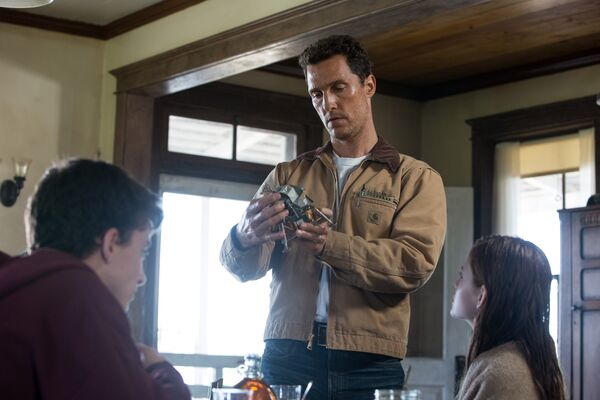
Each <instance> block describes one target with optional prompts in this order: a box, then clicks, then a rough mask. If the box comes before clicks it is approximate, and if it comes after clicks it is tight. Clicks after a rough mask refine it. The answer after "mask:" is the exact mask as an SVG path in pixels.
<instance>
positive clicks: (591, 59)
mask: <svg viewBox="0 0 600 400" xmlns="http://www.w3.org/2000/svg"><path fill="white" fill-rule="evenodd" d="M82 3H83V2H79V1H76V0H54V1H53V2H52V3H51V4H49V5H46V6H43V7H38V8H30V9H15V8H2V1H0V88H1V89H2V93H3V96H2V99H0V177H1V180H2V181H4V180H7V179H8V180H10V179H12V178H13V176H15V167H14V162H15V161H19V160H24V161H23V162H25V163H26V164H27V162H30V165H29V169H28V171H27V173H26V177H25V181H24V185H23V187H22V189H20V193H18V197H17V198H16V199H15V202H14V204H13V205H10V206H6V205H2V206H0V226H1V227H2V229H0V249H1V250H2V251H4V252H6V253H8V254H11V255H17V254H21V253H23V252H24V251H26V247H27V246H26V240H25V226H24V223H23V215H24V212H25V210H26V207H27V199H28V197H29V196H30V195H31V194H32V192H33V190H34V188H35V183H36V182H37V181H38V180H39V179H40V177H41V176H42V174H43V172H44V171H45V170H46V168H48V167H49V166H50V165H52V163H53V162H56V161H58V160H60V159H64V158H68V157H83V158H90V159H98V160H104V161H107V162H109V163H114V164H116V165H118V166H120V167H123V168H124V169H125V170H126V171H128V172H129V173H130V174H131V175H132V176H133V177H135V178H136V179H138V180H139V181H140V182H142V183H144V184H145V185H147V186H148V187H149V188H151V190H153V191H155V192H158V193H160V194H161V196H162V201H163V207H164V211H165V218H164V222H163V225H162V230H161V233H160V235H159V236H158V237H157V238H156V240H155V241H154V242H153V247H152V249H151V253H150V256H149V257H148V258H147V260H146V264H145V269H146V275H147V282H146V284H145V286H144V287H142V288H140V289H139V290H138V292H137V296H136V299H135V301H134V303H133V304H132V306H131V307H130V310H129V313H128V316H129V319H130V322H131V326H132V329H133V332H134V336H135V338H136V339H137V340H139V341H142V342H144V343H146V344H148V345H151V346H156V347H157V348H158V351H160V352H161V353H165V354H166V355H167V358H168V359H169V360H170V361H172V362H173V364H174V365H176V366H177V369H178V370H179V371H180V372H181V374H182V375H183V377H184V380H185V381H186V383H187V384H188V385H189V386H190V388H191V390H192V395H193V397H194V398H206V396H207V393H209V390H210V384H211V382H213V381H215V380H216V379H219V378H223V379H224V382H225V383H226V384H229V385H232V384H233V383H235V382H236V381H238V380H239V375H238V372H237V370H236V367H237V366H238V365H239V364H240V362H241V361H243V356H244V355H245V354H248V353H259V354H260V353H262V351H263V347H264V344H263V340H262V335H263V329H264V321H265V319H266V318H267V312H268V304H269V284H270V278H269V276H267V277H265V278H263V279H260V280H258V281H255V282H248V283H240V282H238V281H237V280H236V279H235V278H233V277H232V276H231V275H230V274H228V273H227V271H226V270H225V269H224V268H223V267H222V266H221V265H220V262H219V248H220V246H221V243H222V242H223V239H224V238H225V237H226V236H227V234H228V232H229V230H230V229H231V227H232V226H233V225H234V224H236V223H237V221H238V220H239V218H240V216H241V215H242V213H243V210H244V209H245V207H246V206H247V204H248V202H249V201H250V199H251V198H252V196H253V195H254V194H255V192H256V191H257V190H258V188H259V186H260V184H261V183H262V182H263V180H264V179H265V177H266V176H267V175H268V174H269V171H270V170H271V169H272V168H273V166H275V165H276V164H277V163H278V162H281V161H287V160H291V159H293V158H295V157H296V156H298V155H299V154H301V153H304V152H306V151H308V150H311V149H314V148H316V147H318V146H321V145H322V144H324V143H325V142H326V141H327V140H328V135H327V132H326V131H325V130H324V129H323V125H322V123H321V120H320V119H319V117H318V115H317V113H315V112H314V110H313V107H312V105H311V101H310V97H309V94H308V91H307V88H306V82H305V79H304V74H303V71H302V69H301V68H300V67H299V66H298V64H297V57H298V55H299V54H300V52H301V51H302V50H303V49H304V48H305V47H306V46H307V45H309V44H310V43H312V42H314V41H315V40H317V39H320V38H322V37H325V36H328V35H332V34H349V35H352V36H354V37H356V38H357V39H359V40H361V42H362V43H363V44H364V45H365V47H366V48H367V50H368V52H369V55H370V56H371V58H372V60H373V63H374V75H375V77H376V79H377V94H376V95H375V96H374V98H373V118H374V121H375V126H376V128H377V133H378V134H379V135H380V136H382V137H383V138H384V139H385V140H386V141H388V142H389V143H390V144H392V145H393V146H394V147H396V148H397V149H398V150H399V151H400V152H401V153H404V154H407V155H409V156H411V157H415V158H418V159H420V160H423V161H425V162H426V163H427V164H429V165H430V166H431V167H433V168H434V169H435V170H436V171H438V172H439V174H440V175H441V177H442V179H443V183H444V188H445V194H446V198H447V226H448V228H447V232H446V240H445V244H444V248H443V251H442V255H441V257H440V260H439V262H438V265H437V267H436V271H435V273H434V274H433V276H432V277H431V279H430V280H429V282H428V283H427V284H426V285H425V287H424V288H422V289H420V290H419V291H417V292H416V293H414V294H413V295H412V297H411V303H412V304H411V307H412V314H411V323H410V332H409V345H408V354H407V358H406V359H405V360H404V361H403V365H404V368H405V370H406V369H407V368H408V367H410V371H411V372H410V376H409V378H408V382H407V386H408V387H411V388H415V389H419V390H420V391H421V393H422V394H421V396H422V399H439V400H441V399H451V398H454V395H455V393H456V390H457V385H458V384H459V381H458V379H457V376H458V377H460V374H461V371H462V368H464V357H465V355H466V354H467V352H468V344H469V340H470V335H471V329H470V327H469V326H468V325H467V324H466V323H465V322H464V321H460V320H456V319H453V318H451V317H450V314H449V313H450V308H451V305H452V299H453V295H454V285H455V280H456V277H457V274H458V270H459V268H460V267H461V265H462V264H463V263H464V262H465V258H466V257H467V254H468V252H469V249H470V248H471V245H472V244H473V241H474V240H475V239H477V238H479V237H481V236H484V235H490V234H493V233H499V234H507V235H515V236H521V237H523V238H525V239H527V240H530V241H532V242H534V243H536V244H537V245H538V246H540V247H541V248H542V250H543V251H544V252H545V253H546V255H547V256H548V258H549V261H550V265H551V268H552V274H553V276H554V281H553V286H552V292H551V302H552V305H551V309H550V331H551V334H552V337H553V339H554V340H555V343H556V345H557V349H558V354H559V360H560V364H561V369H562V370H563V375H564V379H565V384H566V386H567V389H568V391H569V393H570V395H569V397H570V398H573V399H592V398H597V397H594V396H598V393H600V386H599V384H598V382H597V379H595V375H596V374H597V371H598V368H600V361H599V360H600V342H599V341H598V339H597V337H598V335H597V332H598V330H599V329H600V327H599V325H600V319H599V315H600V301H599V299H600V294H599V293H598V287H600V280H599V278H598V277H599V276H600V275H599V274H598V272H597V271H600V263H598V259H599V257H600V247H599V246H600V244H599V243H600V242H599V241H598V240H597V239H598V236H599V235H600V234H599V233H597V232H600V228H598V225H600V208H598V207H597V206H591V207H589V208H584V207H586V203H587V201H588V198H589V197H590V196H591V195H593V194H595V193H596V192H597V190H598V189H597V188H598V187H599V185H600V170H599V166H600V150H599V149H600V138H599V135H600V4H599V3H598V2H597V1H595V0H569V1H558V0H556V1H550V0H549V1H537V0H494V1H480V0H460V1H458V0H457V1H445V0H418V1H410V0H404V1H398V0H394V1H390V0H374V1H369V2H365V1H359V0H336V1H325V0H317V1H307V0H256V1H252V2H248V1H244V0H187V1H185V0H162V1H161V0H136V1H126V2H122V1H114V0H107V1H102V2H93V3H94V4H93V5H90V4H86V5H83V4H82ZM86 3H87V2H86ZM250 3H251V4H250ZM238 135H239V139H238ZM244 137H245V138H249V139H245V140H244ZM569 210H572V211H569ZM578 213H579V214H578ZM579 230H581V232H583V233H581V234H580V233H579V232H580V231H579ZM586 235H587V236H586ZM571 237H574V238H580V239H577V240H576V239H571ZM586 238H587V242H586ZM580 242H581V243H580ZM586 243H587V244H586ZM577 246H583V247H582V249H583V250H581V251H579V250H578V249H579V248H578V247H577ZM586 246H587V247H586ZM578 257H579V258H578ZM584 348H585V349H586V350H585V351H582V349H584Z"/></svg>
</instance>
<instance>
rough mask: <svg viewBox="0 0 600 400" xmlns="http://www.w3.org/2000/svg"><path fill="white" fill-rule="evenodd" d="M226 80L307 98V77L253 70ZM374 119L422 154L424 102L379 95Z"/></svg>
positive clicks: (398, 142)
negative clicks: (305, 79) (299, 77)
mask: <svg viewBox="0 0 600 400" xmlns="http://www.w3.org/2000/svg"><path fill="white" fill-rule="evenodd" d="M222 82H226V83H231V84H234V85H241V86H247V87H253V88H257V89H263V90H271V91H274V92H280V93H287V94H291V95H295V96H303V97H306V101H307V102H309V101H310V100H309V98H308V92H307V90H306V83H305V81H304V80H303V79H298V78H293V77H287V76H281V75H276V74H270V73H267V72H263V71H249V72H245V73H243V74H239V75H235V76H231V77H229V78H226V79H223V80H222ZM372 104H373V120H374V121H375V127H376V129H377V133H378V134H380V135H381V136H383V137H384V138H385V139H386V140H387V141H388V142H389V143H391V144H392V145H394V146H395V147H396V148H397V149H399V150H400V151H401V152H402V153H405V154H409V155H411V156H413V157H420V154H421V136H420V131H421V105H420V103H418V102H415V101H411V100H404V99H400V98H397V97H392V96H385V95H381V94H376V95H375V97H374V98H373V103H372Z"/></svg>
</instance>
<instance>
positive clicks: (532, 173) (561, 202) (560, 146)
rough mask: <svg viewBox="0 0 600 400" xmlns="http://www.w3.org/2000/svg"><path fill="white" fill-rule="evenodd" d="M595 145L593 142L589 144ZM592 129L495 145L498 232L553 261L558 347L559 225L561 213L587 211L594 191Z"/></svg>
mask: <svg viewBox="0 0 600 400" xmlns="http://www.w3.org/2000/svg"><path fill="white" fill-rule="evenodd" d="M590 141H591V142H590ZM591 143H593V130H592V129H588V130H582V131H581V132H579V133H577V134H573V135H564V136H558V137H553V138H550V139H542V140H535V141H527V142H521V143H519V142H506V143H500V144H498V145H497V146H496V154H495V159H496V166H495V169H496V171H495V182H496V209H495V232H497V233H501V234H509V235H517V236H519V237H522V238H523V239H526V240H529V241H531V242H533V243H535V244H536V245H537V246H539V247H540V248H541V249H542V250H543V251H544V253H545V254H546V256H547V257H548V261H549V262H550V266H551V268H552V274H553V275H554V281H553V284H552V288H551V305H550V313H551V315H550V331H551V334H552V336H553V338H554V340H555V342H558V305H559V304H558V282H559V274H560V260H561V259H560V220H559V218H558V213H557V210H561V209H565V208H573V207H583V206H585V203H586V199H587V198H588V197H589V196H590V195H591V194H592V193H593V192H594V190H593V189H592V188H593V185H594V183H593V180H594V179H593V176H588V174H586V173H585V171H586V170H587V169H589V168H588V167H589V165H593V164H594V160H593V153H590V152H589V151H588V150H589V149H588V147H590V146H591Z"/></svg>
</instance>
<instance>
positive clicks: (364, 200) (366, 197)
mask: <svg viewBox="0 0 600 400" xmlns="http://www.w3.org/2000/svg"><path fill="white" fill-rule="evenodd" d="M397 207H398V200H397V199H396V198H395V197H394V196H392V195H390V194H387V193H385V192H378V191H375V190H368V189H365V188H364V187H363V188H362V189H361V190H360V191H357V192H354V193H353V195H352V204H351V209H352V226H353V229H354V233H355V234H359V235H360V236H362V237H364V238H365V239H376V238H380V237H387V236H388V235H389V232H390V228H391V225H392V221H393V218H394V213H395V212H396V208H397Z"/></svg>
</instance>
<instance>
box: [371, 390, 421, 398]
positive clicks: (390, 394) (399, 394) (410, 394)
mask: <svg viewBox="0 0 600 400" xmlns="http://www.w3.org/2000/svg"><path fill="white" fill-rule="evenodd" d="M375 400H421V391H420V390H419V389H405V390H399V389H376V390H375Z"/></svg>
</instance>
